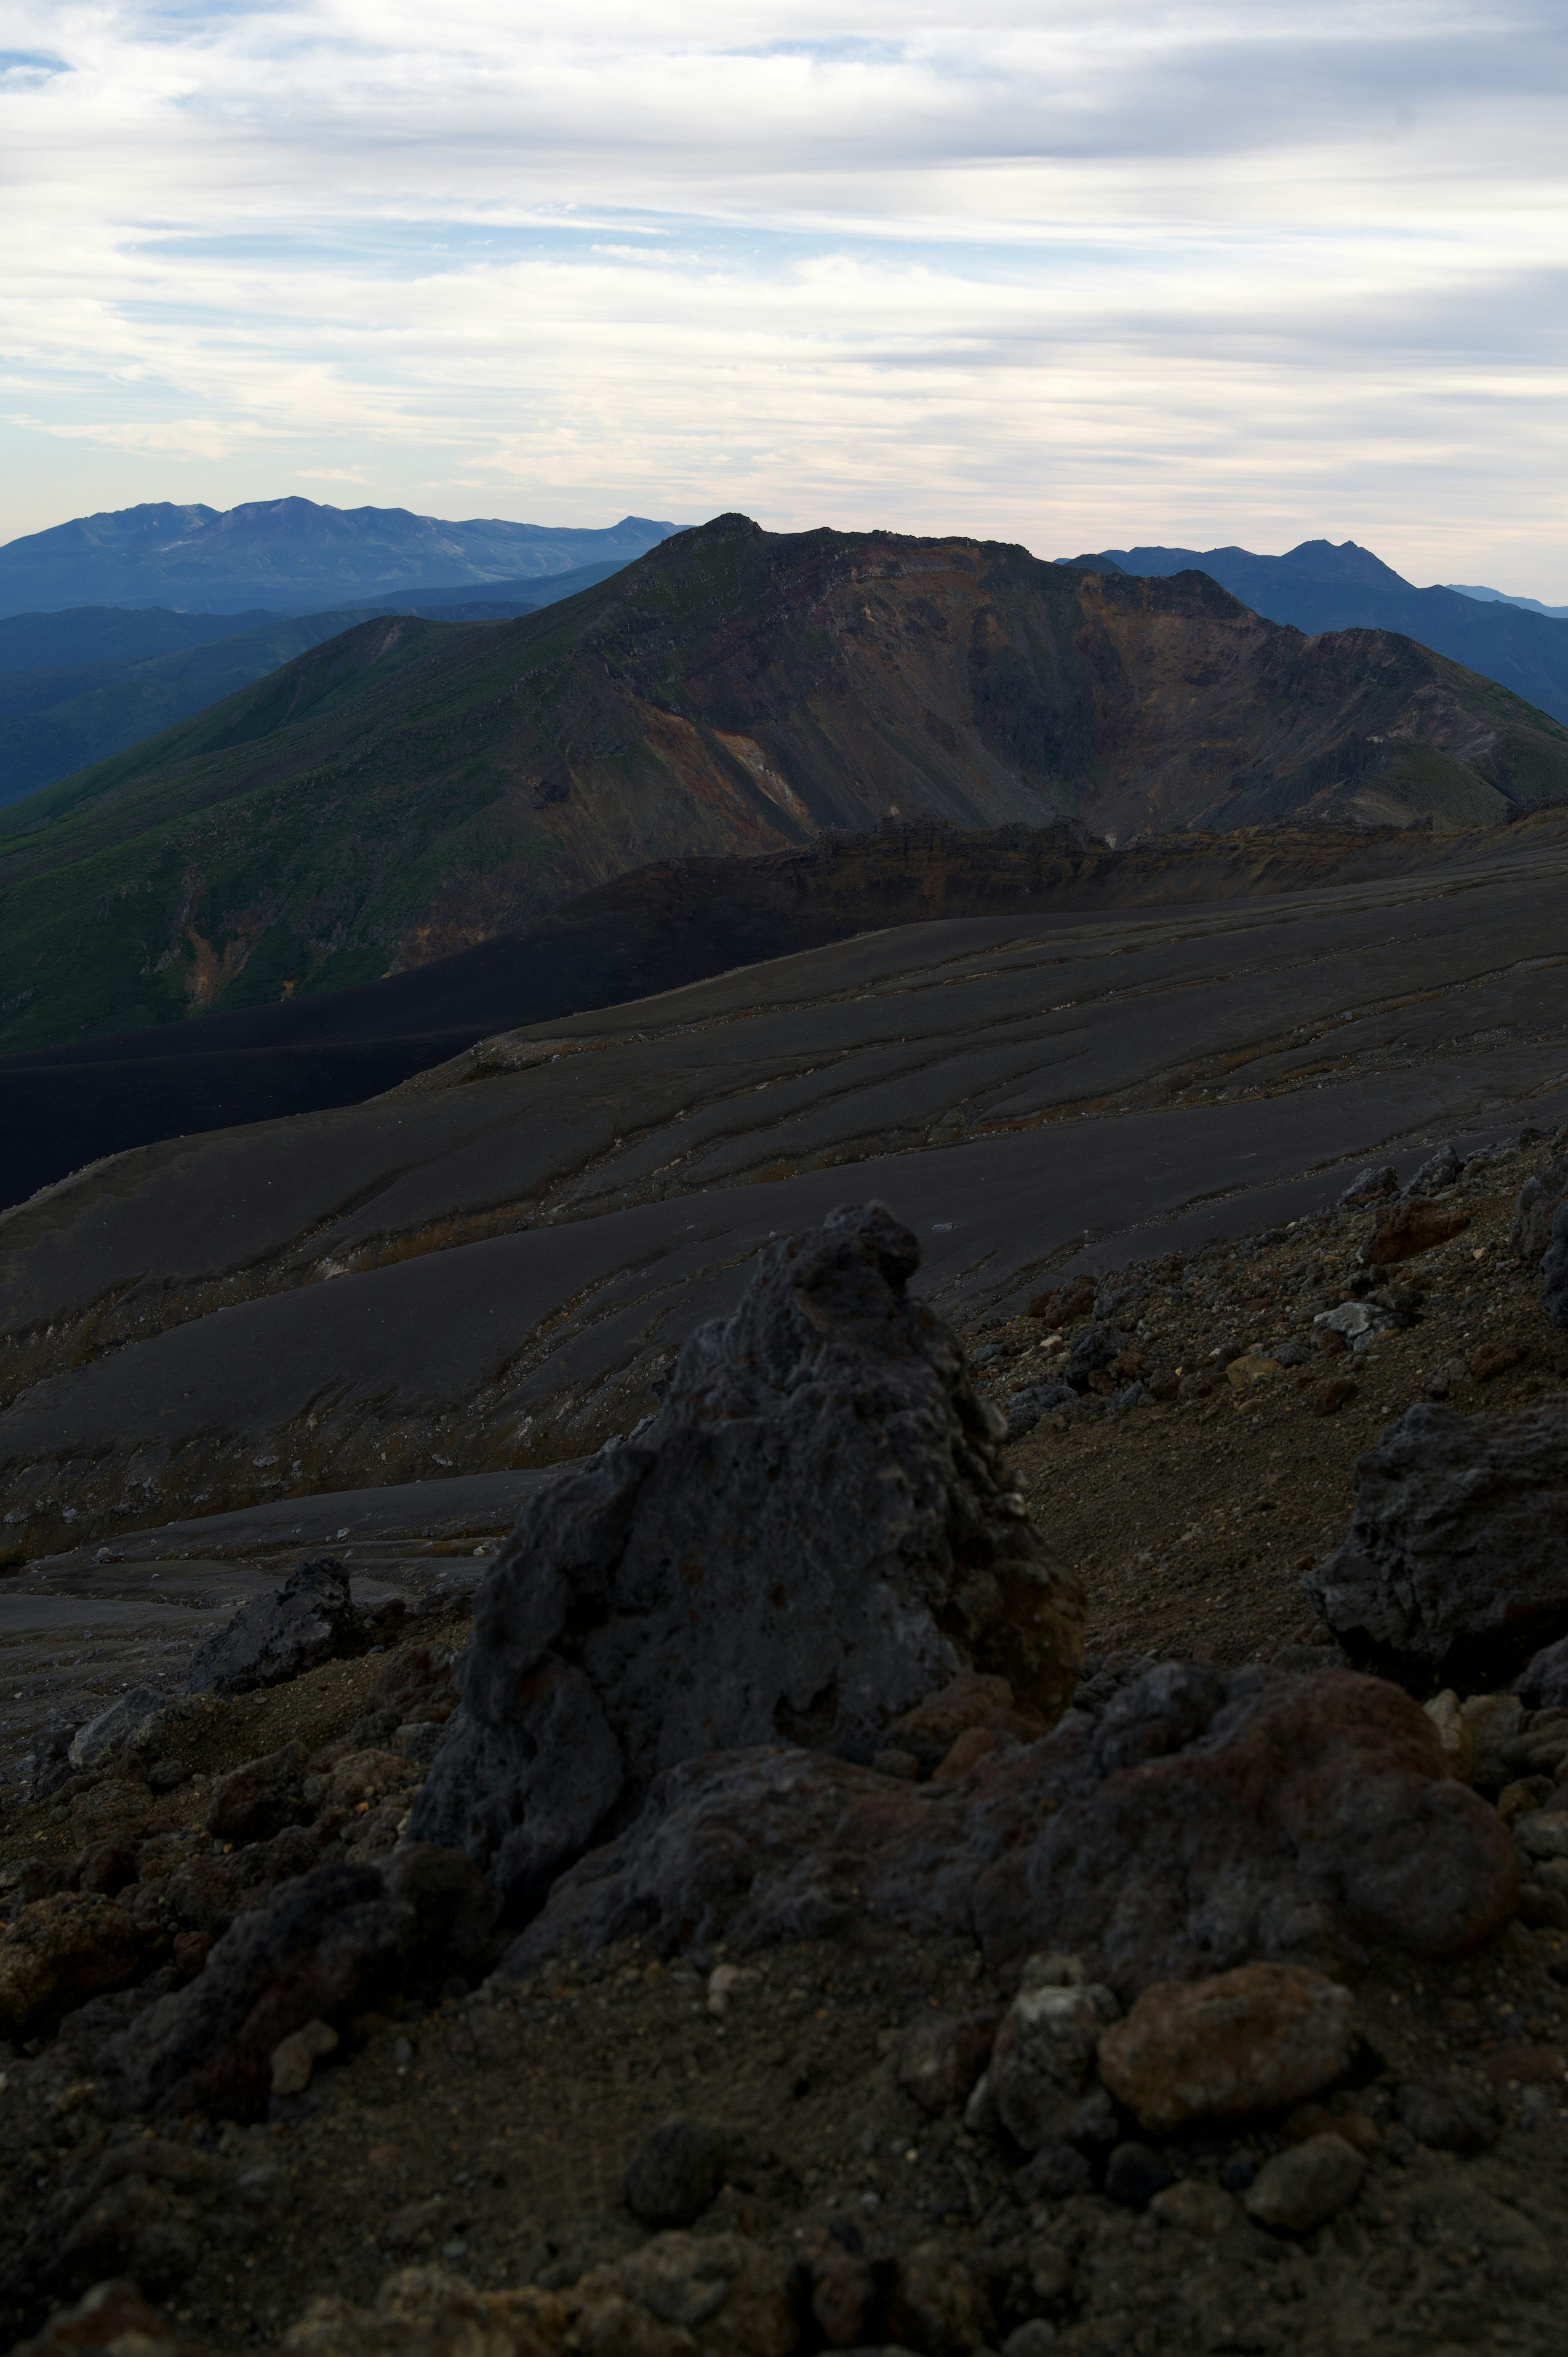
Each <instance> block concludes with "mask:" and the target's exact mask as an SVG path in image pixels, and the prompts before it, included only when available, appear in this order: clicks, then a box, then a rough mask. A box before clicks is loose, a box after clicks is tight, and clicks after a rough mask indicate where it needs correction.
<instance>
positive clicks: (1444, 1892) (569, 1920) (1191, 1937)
mask: <svg viewBox="0 0 1568 2357" xmlns="http://www.w3.org/2000/svg"><path fill="white" fill-rule="evenodd" d="M1518 1887H1519V1883H1518V1867H1517V1864H1516V1860H1515V1852H1514V1845H1513V1841H1512V1838H1511V1836H1510V1835H1509V1831H1508V1829H1507V1827H1506V1826H1505V1825H1504V1824H1503V1823H1502V1821H1501V1819H1500V1818H1499V1816H1498V1813H1497V1812H1496V1811H1495V1810H1494V1809H1491V1808H1489V1807H1488V1806H1487V1803H1485V1802H1484V1801H1482V1800H1481V1799H1480V1798H1479V1797H1478V1796H1477V1794H1476V1793H1474V1792H1470V1791H1469V1790H1468V1789H1467V1788H1466V1786H1464V1785H1462V1784H1459V1783H1456V1782H1455V1781H1454V1780H1453V1779H1451V1778H1450V1777H1449V1775H1448V1773H1447V1769H1446V1762H1445V1761H1444V1756H1443V1748H1442V1744H1441V1742H1440V1741H1439V1739H1438V1736H1437V1733H1436V1730H1435V1728H1434V1727H1433V1725H1432V1723H1431V1721H1430V1720H1429V1719H1428V1718H1427V1717H1425V1715H1424V1713H1423V1711H1422V1710H1421V1709H1420V1708H1419V1707H1418V1706H1417V1705H1416V1704H1415V1703H1414V1702H1412V1700H1411V1698H1410V1697H1409V1695H1405V1694H1403V1693H1402V1692H1401V1691H1400V1690H1399V1689H1398V1688H1397V1687H1395V1686H1392V1685H1390V1684H1386V1683H1384V1682H1383V1681H1382V1680H1380V1679H1374V1678H1365V1677H1358V1676H1355V1675H1353V1674H1350V1673H1348V1672H1346V1671H1337V1670H1330V1671H1315V1672H1311V1673H1306V1672H1294V1671H1289V1670H1284V1669H1272V1668H1271V1669H1262V1668H1257V1669H1249V1670H1242V1671H1239V1672H1236V1673H1234V1674H1231V1675H1230V1676H1228V1677H1227V1676H1221V1675H1220V1674H1219V1673H1218V1672H1216V1671H1213V1670H1207V1669H1203V1668H1200V1667H1198V1666H1197V1665H1195V1664H1183V1663H1165V1664H1164V1665H1163V1666H1162V1667H1160V1668H1158V1669H1155V1670H1152V1671H1150V1672H1149V1673H1148V1674H1146V1675H1144V1677H1142V1678H1139V1679H1137V1680H1135V1681H1134V1682H1133V1683H1132V1684H1129V1685H1127V1686H1125V1687H1123V1688H1122V1689H1121V1690H1120V1691H1119V1692H1118V1693H1117V1694H1116V1695H1114V1696H1113V1697H1112V1700H1111V1701H1110V1703H1109V1704H1108V1705H1107V1706H1106V1707H1105V1709H1104V1711H1103V1712H1102V1713H1101V1716H1100V1717H1098V1718H1097V1719H1091V1718H1090V1717H1087V1715H1085V1714H1081V1713H1078V1712H1074V1713H1071V1714H1069V1717H1068V1718H1067V1719H1066V1720H1065V1721H1064V1722H1063V1724H1062V1725H1061V1726H1060V1727H1058V1728H1057V1729H1056V1730H1055V1731H1054V1732H1053V1733H1052V1734H1051V1735H1049V1736H1047V1738H1045V1739H1044V1740H1043V1741H1042V1742H1039V1743H1036V1744H1033V1745H1031V1746H1029V1747H1028V1748H1027V1749H1024V1750H1021V1751H1017V1752H1015V1753H1013V1754H1011V1755H1010V1756H1007V1757H1001V1756H998V1757H996V1758H994V1759H993V1760H984V1761H982V1762H981V1763H980V1765H979V1767H978V1768H976V1769H975V1770H973V1771H972V1775H971V1776H970V1777H968V1778H966V1779H965V1780H964V1781H961V1782H960V1783H956V1784H936V1783H925V1784H915V1785H911V1784H906V1783H900V1782H897V1781H894V1780H893V1779H892V1778H889V1777H885V1776H879V1775H877V1774H875V1772H874V1771H873V1770H870V1769H865V1768H860V1767H856V1766H854V1765H852V1764H851V1763H850V1762H849V1761H847V1760H835V1759H832V1758H827V1757H824V1756H822V1755H821V1754H817V1753H811V1752H806V1751H800V1750H793V1749H754V1750H750V1751H744V1752H732V1753H729V1754H725V1755H722V1756H714V1757H709V1758H707V1759H704V1760H690V1761H687V1762H685V1763H684V1764H683V1765H682V1767H680V1768H677V1769H674V1770H671V1772H670V1773H669V1774H668V1775H667V1776H665V1777H663V1778H661V1779H660V1782H659V1784H658V1785H657V1786H656V1787H655V1789H654V1792H653V1793H652V1794H651V1796H650V1801H649V1803H648V1806H647V1807H646V1809H645V1810H644V1811H643V1813H641V1815H640V1816H639V1817H638V1818H637V1819H636V1820H635V1821H634V1823H633V1824H631V1826H629V1827H628V1830H627V1832H626V1833H625V1834H623V1835H621V1836H620V1837H619V1838H618V1840H616V1841H614V1842H611V1843H608V1844H607V1845H605V1846H603V1847H601V1848H600V1849H598V1850H596V1851H595V1852H594V1853H593V1854H592V1855H591V1856H590V1857H586V1858H585V1859H584V1860H583V1861H582V1862H581V1864H580V1865H578V1866H577V1867H574V1868H573V1869H572V1870H571V1872H569V1873H568V1874H566V1875H565V1876H564V1877H563V1878H562V1879H561V1881H560V1882H559V1883H558V1884H557V1885H556V1887H555V1889H554V1890H553V1893H552V1895H551V1898H550V1900H549V1903H548V1905H547V1906H546V1908H545V1909H544V1910H543V1912H542V1914H541V1916H540V1917H539V1918H538V1919H537V1921H535V1922H534V1923H533V1924H532V1926H531V1927H530V1928H529V1930H528V1931H527V1932H525V1933H524V1934H523V1936H522V1938H521V1940H520V1941H519V1942H518V1943H517V1944H516V1946H515V1948H514V1950H513V1952H512V1955H511V1959H510V1968H511V1969H513V1970H516V1971H520V1972H528V1971H530V1970H532V1969H533V1968H535V1967H536V1966H537V1965H539V1964H542V1963H543V1962H544V1961H545V1960H546V1959H547V1958H549V1957H551V1956H553V1955H555V1954H557V1953H561V1952H563V1951H564V1952H571V1951H574V1950H578V1951H593V1950H596V1949H597V1948H600V1947H602V1946H604V1945H606V1944H607V1943H608V1942H610V1941H612V1940H615V1939H618V1938H621V1937H625V1936H627V1935H628V1934H630V1933H632V1932H637V1933H639V1934H641V1935H643V1936H646V1937H649V1938H650V1939H651V1940H652V1941H653V1942H654V1943H656V1944H658V1945H661V1946H665V1947H669V1946H672V1945H674V1944H676V1943H687V1942H691V1941H699V1942H701V1943H703V1944H706V1945H713V1944H714V1943H717V1942H719V1941H721V1940H724V1941H727V1942H728V1943H730V1946H731V1949H732V1951H733V1952H734V1953H740V1952H742V1951H744V1950H746V1949H747V1948H750V1947H756V1946H759V1945H762V1944H765V1943H769V1942H773V1941H778V1940H788V1939H792V1938H807V1939H815V1938H820V1937H822V1936H824V1935H825V1934H827V1933H829V1932H832V1931H834V1930H835V1929H838V1928H840V1927H843V1928H844V1929H846V1930H847V1929H848V1928H849V1927H851V1926H852V1925H854V1924H859V1923H862V1922H864V1921H865V1919H866V1918H867V1917H870V1918H872V1919H873V1920H875V1919H881V1920H885V1921H893V1922H897V1923H900V1924H903V1925H905V1926H907V1927H908V1928H910V1929H912V1930H918V1931H922V1932H926V1931H941V1932H948V1933H952V1932H962V1933H967V1934H969V1935H971V1936H972V1937H975V1938H976V1939H978V1940H979V1942H980V1943H981V1944H982V1946H983V1948H984V1950H985V1951H986V1953H988V1954H990V1955H991V1956H993V1957H994V1958H995V1959H997V1960H998V1961H999V1962H1000V1961H1004V1960H1009V1959H1021V1958H1023V1957H1024V1956H1026V1955H1029V1954H1031V1953H1034V1952H1036V1951H1037V1950H1042V1949H1060V1950H1067V1951H1071V1952H1074V1953H1077V1954H1079V1955H1080V1956H1082V1957H1083V1959H1084V1961H1085V1964H1086V1965H1087V1967H1088V1968H1089V1970H1090V1972H1091V1974H1092V1975H1093V1976H1094V1977H1096V1978H1098V1979H1101V1980H1103V1981H1105V1982H1108V1983H1109V1984H1110V1985H1111V1986H1112V1988H1114V1989H1115V1990H1116V1991H1117V1993H1118V1994H1119V1995H1120V1996H1122V1998H1123V2000H1125V1999H1127V1998H1129V1997H1131V1996H1135V1995H1136V1994H1137V1992H1138V1991H1139V1990H1140V1989H1143V1988H1144V1987H1146V1986H1148V1984H1149V1983H1150V1982H1151V1981H1158V1980H1190V1979H1194V1978H1197V1977H1198V1976H1200V1975H1208V1974H1211V1973H1214V1972H1216V1971H1225V1970H1228V1969H1230V1967H1232V1966H1235V1965H1238V1964H1246V1963H1250V1962H1252V1961H1255V1960H1260V1959H1266V1960H1269V1961H1273V1962H1281V1963H1293V1964H1296V1963H1299V1964H1310V1965H1313V1966H1315V1967H1316V1968H1318V1969H1321V1970H1328V1971H1342V1970H1344V1969H1346V1968H1348V1967H1350V1966H1353V1965H1354V1964H1357V1963H1358V1962H1359V1961H1360V1960H1362V1959H1364V1957H1365V1955H1366V1953H1368V1950H1369V1947H1370V1946H1382V1945H1389V1946H1392V1947H1396V1948H1403V1949H1406V1950H1408V1951H1410V1952H1411V1953H1415V1954H1421V1955H1450V1954H1457V1953H1461V1952H1463V1951H1464V1950H1465V1949H1466V1948H1468V1947H1471V1946H1473V1945H1475V1944H1476V1943H1477V1942H1479V1941H1481V1940H1483V1939H1485V1938H1486V1937H1487V1935H1488V1933H1490V1932H1494V1931H1495V1930H1497V1928H1498V1926H1499V1925H1500V1924H1501V1923H1504V1922H1506V1921H1508V1920H1509V1917H1510V1916H1511V1915H1512V1913H1513V1911H1514V1908H1515V1905H1516V1902H1517V1895H1518Z"/></svg>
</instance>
